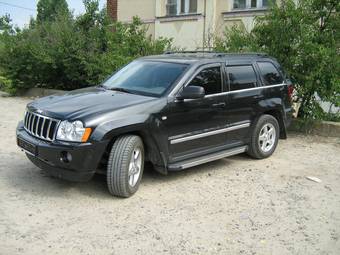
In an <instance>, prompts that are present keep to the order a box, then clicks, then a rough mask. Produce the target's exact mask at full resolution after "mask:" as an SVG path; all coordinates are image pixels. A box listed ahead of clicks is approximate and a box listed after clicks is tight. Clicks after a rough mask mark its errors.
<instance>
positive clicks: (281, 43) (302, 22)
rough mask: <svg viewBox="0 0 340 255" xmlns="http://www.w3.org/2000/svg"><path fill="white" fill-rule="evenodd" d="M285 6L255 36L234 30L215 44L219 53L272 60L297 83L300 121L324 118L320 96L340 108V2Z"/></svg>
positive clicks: (263, 20)
mask: <svg viewBox="0 0 340 255" xmlns="http://www.w3.org/2000/svg"><path fill="white" fill-rule="evenodd" d="M299 2H300V4H295V3H294V1H293V0H287V1H284V2H283V3H282V4H281V5H280V6H275V5H274V6H272V7H271V10H270V11H269V12H268V13H267V14H266V15H265V16H264V17H260V18H257V19H256V24H255V27H254V29H253V30H252V31H251V32H247V31H245V30H244V29H242V28H238V27H234V28H231V29H228V30H227V31H226V32H225V36H224V38H219V39H217V40H216V49H217V50H224V51H229V52H239V51H241V52H243V51H260V52H265V53H268V54H269V55H271V56H274V57H275V58H277V59H278V61H279V62H280V63H281V64H282V65H283V67H284V69H285V70H286V71H287V73H288V74H289V76H290V77H291V78H292V79H293V81H294V83H295V87H296V90H297V94H298V97H299V99H300V101H301V112H300V113H301V114H300V116H303V117H308V118H321V117H322V116H321V115H322V111H319V108H318V105H317V103H316V95H318V96H319V97H320V98H321V99H322V100H323V101H329V102H331V103H333V104H335V105H340V58H339V54H340V40H339V39H340V30H339V27H340V15H339V11H340V2H339V1H338V0H305V1H299Z"/></svg>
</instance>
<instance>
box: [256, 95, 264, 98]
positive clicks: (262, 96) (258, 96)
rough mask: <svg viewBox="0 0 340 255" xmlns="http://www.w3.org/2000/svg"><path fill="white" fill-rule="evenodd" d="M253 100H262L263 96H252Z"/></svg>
mask: <svg viewBox="0 0 340 255" xmlns="http://www.w3.org/2000/svg"><path fill="white" fill-rule="evenodd" d="M254 98H255V99H262V98H264V95H256V96H254Z"/></svg>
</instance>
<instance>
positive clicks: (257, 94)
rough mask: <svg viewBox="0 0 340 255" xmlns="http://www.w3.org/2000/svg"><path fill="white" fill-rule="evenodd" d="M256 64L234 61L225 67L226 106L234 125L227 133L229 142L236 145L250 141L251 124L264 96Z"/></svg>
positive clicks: (230, 121)
mask: <svg viewBox="0 0 340 255" xmlns="http://www.w3.org/2000/svg"><path fill="white" fill-rule="evenodd" d="M254 64H255V63H251V62H241V61H240V62H237V61H234V62H228V64H227V65H226V68H225V71H226V78H227V83H228V86H229V92H228V93H227V94H228V98H227V108H226V110H227V116H228V126H230V127H233V128H232V130H231V131H230V132H228V133H227V139H228V143H229V144H232V145H235V146H237V145H242V144H245V143H248V142H249V138H250V133H251V130H250V126H251V124H252V122H253V121H254V120H255V118H256V116H257V113H258V111H259V107H260V106H259V101H260V100H261V99H263V98H264V91H263V90H262V89H261V83H260V80H259V77H258V74H257V73H256V71H255V70H256V69H255V65H254Z"/></svg>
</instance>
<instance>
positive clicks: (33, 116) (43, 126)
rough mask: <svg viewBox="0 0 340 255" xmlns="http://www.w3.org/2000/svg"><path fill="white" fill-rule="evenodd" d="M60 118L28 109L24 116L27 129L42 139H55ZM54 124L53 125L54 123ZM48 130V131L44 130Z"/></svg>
mask: <svg viewBox="0 0 340 255" xmlns="http://www.w3.org/2000/svg"><path fill="white" fill-rule="evenodd" d="M59 123H60V120H57V119H54V118H50V117H47V116H43V115H40V114H38V113H34V112H30V111H27V112H26V114H25V118H24V128H25V130H26V131H27V132H28V133H29V134H31V135H33V136H36V137H38V138H40V139H43V140H46V141H53V140H54V138H55V134H56V132H57V128H58V125H59ZM52 124H53V125H52ZM44 130H46V133H45V132H44Z"/></svg>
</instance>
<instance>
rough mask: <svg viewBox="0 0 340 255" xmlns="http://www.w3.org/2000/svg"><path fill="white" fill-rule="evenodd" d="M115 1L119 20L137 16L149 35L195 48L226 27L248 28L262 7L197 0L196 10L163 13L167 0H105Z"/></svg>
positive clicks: (210, 42)
mask: <svg viewBox="0 0 340 255" xmlns="http://www.w3.org/2000/svg"><path fill="white" fill-rule="evenodd" d="M109 1H117V2H118V4H117V5H118V7H117V10H118V13H117V17H118V20H119V21H122V22H131V20H132V17H133V16H138V17H140V18H141V20H142V22H143V23H144V24H145V25H146V27H147V28H148V34H150V35H151V36H152V37H153V38H159V37H167V38H173V44H174V46H176V47H178V48H181V49H186V50H195V49H202V48H203V46H204V47H209V46H212V45H213V40H214V38H216V37H221V36H222V35H223V33H224V31H225V30H226V28H231V27H232V26H235V25H237V26H243V27H244V28H245V29H247V30H248V31H250V30H251V29H252V28H253V26H254V18H255V16H259V15H264V14H265V12H266V10H263V9H262V10H261V9H254V10H233V0H197V14H194V15H191V14H188V15H177V16H174V17H168V16H166V2H167V0H108V2H109ZM278 2H279V1H278Z"/></svg>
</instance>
